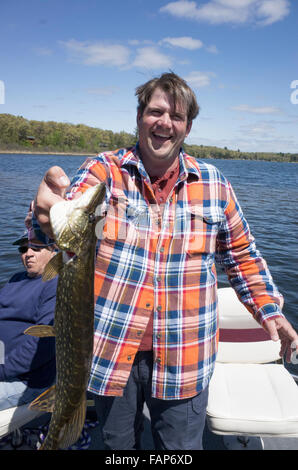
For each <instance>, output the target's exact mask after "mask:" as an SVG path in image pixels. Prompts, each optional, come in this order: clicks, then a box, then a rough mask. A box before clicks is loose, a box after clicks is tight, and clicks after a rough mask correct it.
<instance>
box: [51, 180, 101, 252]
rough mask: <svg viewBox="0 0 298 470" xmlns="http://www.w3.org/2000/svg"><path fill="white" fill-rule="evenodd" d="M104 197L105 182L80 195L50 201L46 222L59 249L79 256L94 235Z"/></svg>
mask: <svg viewBox="0 0 298 470" xmlns="http://www.w3.org/2000/svg"><path fill="white" fill-rule="evenodd" d="M104 197H105V185H104V184H103V183H100V184H98V185H96V186H92V187H90V188H88V189H87V190H86V191H85V192H84V193H83V194H82V195H81V196H80V197H78V198H76V199H73V200H70V201H67V200H66V201H61V202H58V203H57V204H54V206H52V208H51V210H50V221H51V226H52V231H53V234H54V238H55V242H56V244H57V245H58V247H59V248H60V250H63V251H70V252H72V253H75V254H76V255H77V256H80V254H81V252H82V251H84V249H87V248H88V244H89V243H88V242H89V241H91V240H93V239H94V238H95V237H96V234H95V227H96V224H97V222H98V221H99V220H100V219H101V218H102V216H101V211H100V206H101V204H102V202H103V200H104Z"/></svg>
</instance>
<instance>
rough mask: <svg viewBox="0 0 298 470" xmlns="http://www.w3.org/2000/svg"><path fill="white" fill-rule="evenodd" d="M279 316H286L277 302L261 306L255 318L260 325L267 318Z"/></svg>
mask: <svg viewBox="0 0 298 470" xmlns="http://www.w3.org/2000/svg"><path fill="white" fill-rule="evenodd" d="M278 317H282V318H285V316H284V314H283V313H282V311H281V309H280V307H279V305H277V304H266V305H263V307H261V308H260V309H259V310H258V311H257V313H256V315H255V319H256V320H257V322H258V323H259V324H260V325H263V323H264V321H265V320H271V319H273V318H278Z"/></svg>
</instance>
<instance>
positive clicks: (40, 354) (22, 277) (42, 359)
mask: <svg viewBox="0 0 298 470" xmlns="http://www.w3.org/2000/svg"><path fill="white" fill-rule="evenodd" d="M13 245H18V249H19V252H20V255H21V260H22V262H23V265H24V267H25V271H23V272H18V273H16V274H14V275H13V276H12V278H11V279H10V280H9V281H8V282H7V284H6V285H5V286H4V287H3V288H2V289H1V290H0V410H4V409H7V408H11V407H14V406H20V405H22V404H25V403H29V402H31V401H32V400H33V399H34V398H36V397H37V396H38V395H40V393H42V392H43V391H44V390H46V389H47V388H49V386H51V385H52V384H53V383H54V381H55V375H56V361H55V338H53V337H51V338H37V337H34V336H29V335H25V334H24V331H25V330H26V329H27V328H29V326H32V325H38V324H44V325H48V324H53V323H54V313H55V303H56V287H57V277H56V278H55V279H52V280H51V281H47V282H43V281H42V277H41V275H42V272H43V270H44V268H45V266H46V264H47V263H48V261H49V260H50V259H51V258H52V256H53V255H54V247H53V244H49V243H47V244H42V243H41V242H40V241H39V240H38V239H37V238H36V234H35V233H34V230H33V229H32V228H29V229H28V230H27V232H26V234H25V235H24V236H23V237H21V238H20V239H18V240H16V241H15V242H14V243H13Z"/></svg>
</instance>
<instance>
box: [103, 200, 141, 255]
mask: <svg viewBox="0 0 298 470" xmlns="http://www.w3.org/2000/svg"><path fill="white" fill-rule="evenodd" d="M145 212H146V208H144V207H141V206H140V207H139V206H137V205H134V204H132V203H131V202H130V201H129V200H128V199H126V198H123V197H122V198H117V197H113V196H112V197H111V199H110V202H109V207H108V210H107V214H106V218H105V224H104V228H103V239H104V240H105V242H106V243H108V244H112V245H114V244H120V245H123V246H124V245H134V246H138V245H139V242H140V238H141V231H140V225H141V224H142V223H143V220H144V218H145V216H144V214H145ZM140 221H141V222H140Z"/></svg>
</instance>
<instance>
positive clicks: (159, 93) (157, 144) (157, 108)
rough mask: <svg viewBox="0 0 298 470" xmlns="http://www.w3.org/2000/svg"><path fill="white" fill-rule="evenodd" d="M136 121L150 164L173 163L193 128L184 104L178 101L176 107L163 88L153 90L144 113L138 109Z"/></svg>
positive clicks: (144, 158) (145, 159) (142, 151)
mask: <svg viewBox="0 0 298 470" xmlns="http://www.w3.org/2000/svg"><path fill="white" fill-rule="evenodd" d="M137 123H138V128H139V144H140V150H141V154H142V159H143V162H144V165H145V166H146V163H147V164H148V166H151V167H152V165H157V166H158V165H160V166H163V167H164V166H165V165H166V163H167V162H169V163H170V164H171V163H172V162H173V161H174V160H175V158H176V157H177V156H178V155H179V150H180V147H181V145H182V143H183V141H184V139H185V138H186V137H187V136H188V134H189V132H190V129H191V123H189V124H188V123H187V111H186V108H185V106H184V105H183V104H182V103H179V102H178V103H176V109H175V107H174V100H173V98H172V97H171V95H169V94H168V93H166V92H165V91H163V90H162V89H160V88H156V90H155V91H154V92H153V94H152V97H151V100H150V101H149V103H148V105H147V106H146V108H145V109H144V112H143V115H142V116H141V115H140V113H138V116H137Z"/></svg>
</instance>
